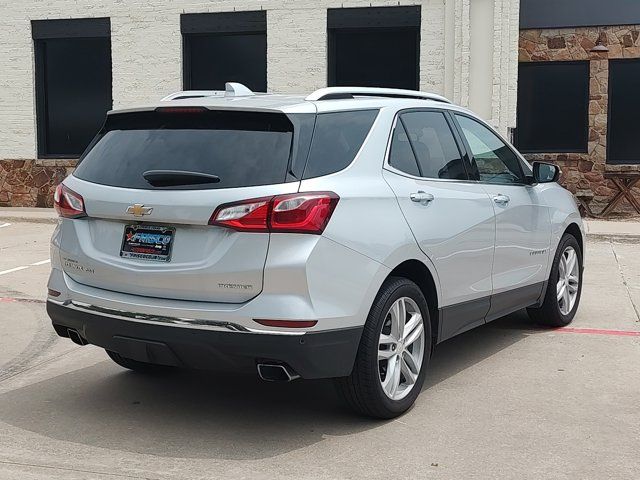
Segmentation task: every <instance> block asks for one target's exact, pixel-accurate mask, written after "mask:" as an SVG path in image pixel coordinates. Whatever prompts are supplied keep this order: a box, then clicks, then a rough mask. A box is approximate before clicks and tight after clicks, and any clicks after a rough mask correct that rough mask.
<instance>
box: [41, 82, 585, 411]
mask: <svg viewBox="0 0 640 480" xmlns="http://www.w3.org/2000/svg"><path fill="white" fill-rule="evenodd" d="M559 173H560V172H559V170H558V168H557V167H556V166H554V165H550V164H544V163H533V166H532V167H531V166H530V165H529V164H528V163H527V162H526V161H525V160H524V159H523V158H522V156H521V155H520V154H519V153H518V152H517V151H516V150H515V149H514V148H513V147H512V146H511V145H509V143H508V142H506V141H505V140H504V139H503V138H502V137H501V136H500V135H498V134H497V133H496V132H495V131H494V130H493V129H492V128H491V127H490V126H488V125H487V124H486V123H485V122H483V121H482V120H480V119H479V118H478V117H476V116H475V115H473V114H472V113H471V112H469V111H468V110H466V109H464V108H461V107H458V106H455V105H452V104H451V103H450V102H448V101H447V100H446V99H444V98H442V97H440V96H437V95H432V94H428V93H421V92H415V91H406V90H391V89H376V88H347V87H340V88H338V87H335V88H324V89H321V90H318V91H316V92H314V93H313V94H311V95H309V96H307V97H306V98H304V97H301V96H288V95H270V94H254V93H253V92H251V91H250V90H248V89H247V88H246V87H243V86H242V85H239V84H227V90H226V91H225V92H217V91H216V92H180V93H177V94H174V95H171V96H170V97H167V98H166V99H163V100H162V101H159V102H158V103H156V104H154V105H149V106H144V107H141V108H132V109H127V110H118V111H112V112H109V114H108V116H107V119H106V122H105V124H104V127H103V128H102V130H101V131H100V132H99V134H98V135H97V136H96V138H95V139H94V140H93V142H92V143H91V145H90V146H89V147H88V148H87V150H86V152H85V153H84V154H83V156H82V158H81V160H80V162H79V164H78V166H77V168H76V170H75V172H74V173H73V174H72V175H71V176H69V177H68V178H67V179H65V180H64V182H63V183H62V184H61V185H60V186H59V187H58V189H57V191H56V195H55V204H56V208H57V210H58V212H59V215H60V217H61V218H60V222H59V225H58V227H57V229H56V231H55V233H54V235H53V239H52V255H51V260H52V271H51V277H50V279H49V284H48V288H49V291H48V301H47V310H48V313H49V315H50V317H51V319H52V321H53V326H54V328H55V330H56V331H57V332H58V334H59V335H60V336H63V337H69V338H70V339H71V340H73V341H74V342H76V343H79V344H82V345H84V344H87V343H90V344H94V345H98V346H100V347H103V348H105V349H106V350H107V353H108V354H109V356H110V357H111V358H112V359H113V360H114V361H115V362H116V363H118V364H120V365H122V366H123V367H126V368H130V369H134V370H149V369H151V368H160V367H162V366H165V367H166V366H175V367H190V368H206V369H224V370H229V369H231V370H234V371H239V370H243V369H250V370H253V371H256V370H257V373H258V375H260V377H261V378H263V379H264V380H271V381H289V380H293V379H296V378H298V377H302V378H307V379H311V378H328V377H330V378H335V379H336V384H337V385H338V389H339V391H340V392H342V393H343V394H344V397H345V399H346V401H347V402H348V403H349V404H350V405H351V406H352V407H354V408H355V409H356V410H358V411H359V412H362V413H364V414H366V415H370V416H376V417H383V418H390V417H394V416H397V415H399V414H401V413H402V412H404V411H406V410H407V409H408V408H409V407H410V406H411V405H412V404H413V402H414V401H415V399H416V397H417V396H418V394H419V393H420V390H421V388H422V385H423V382H424V378H425V374H426V372H427V366H428V362H429V357H430V355H431V352H432V350H433V347H434V345H436V344H437V343H440V342H443V341H444V340H447V339H448V338H451V337H453V336H454V335H457V334H459V333H462V332H464V331H466V330H469V329H471V328H473V327H476V326H478V325H483V324H485V323H487V322H489V321H491V320H494V319H496V318H498V317H502V316H504V315H507V314H509V313H511V312H514V311H516V310H518V309H522V308H527V309H528V311H529V313H530V315H531V316H532V317H533V318H534V319H535V320H537V321H538V322H541V323H543V324H546V325H551V326H563V325H567V324H568V323H569V322H571V320H572V319H573V317H574V315H575V312H576V309H577V308H578V303H579V299H580V291H581V283H582V282H581V280H582V266H583V256H582V255H583V251H584V234H583V227H582V222H581V219H580V215H579V213H578V209H577V208H576V204H575V202H574V200H573V198H572V196H571V194H570V193H569V192H567V191H566V190H564V189H563V188H561V187H560V186H559V185H558V184H557V183H556V180H557V178H558V176H559Z"/></svg>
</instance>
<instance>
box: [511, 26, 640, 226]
mask: <svg viewBox="0 0 640 480" xmlns="http://www.w3.org/2000/svg"><path fill="white" fill-rule="evenodd" d="M598 40H599V41H600V42H601V43H602V44H603V45H605V46H607V48H608V49H609V51H608V52H591V49H592V48H593V47H594V46H595V45H596V43H597V42H598ZM618 58H640V25H638V26H620V27H617V26H613V27H588V28H565V29H542V30H540V29H535V30H522V31H521V32H520V48H519V61H520V62H543V61H544V62H547V61H568V60H589V61H590V66H591V68H590V82H589V143H588V153H553V152H549V153H544V154H527V155H525V156H526V157H527V158H528V159H529V160H544V161H551V162H554V163H556V164H558V165H559V166H560V168H561V169H562V171H563V176H562V179H561V181H562V183H563V184H564V185H565V186H566V187H567V188H568V189H569V190H571V191H572V192H573V193H577V194H578V195H583V194H585V193H586V194H588V195H590V194H593V200H592V201H591V207H592V210H593V211H594V212H595V213H596V214H597V213H599V212H600V211H601V210H602V209H603V208H604V206H605V205H606V204H607V203H608V201H609V200H610V199H611V197H612V196H613V195H615V193H617V190H616V189H615V186H614V185H613V184H612V182H611V181H610V180H607V179H605V178H604V176H603V174H604V172H605V171H640V165H607V163H606V160H607V121H608V119H607V112H608V107H609V101H608V100H609V59H618ZM638 94H639V95H640V86H639V90H638ZM634 194H635V196H636V197H638V198H639V199H640V190H639V189H634ZM615 212H617V213H619V214H629V213H635V212H634V211H633V209H632V208H631V206H630V205H629V204H628V203H627V201H626V200H624V201H623V202H622V203H621V204H620V205H619V206H618V208H617V209H616V210H615Z"/></svg>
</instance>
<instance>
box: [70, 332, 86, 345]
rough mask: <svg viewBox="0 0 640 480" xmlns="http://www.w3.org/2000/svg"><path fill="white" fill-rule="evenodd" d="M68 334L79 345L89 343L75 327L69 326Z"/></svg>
mask: <svg viewBox="0 0 640 480" xmlns="http://www.w3.org/2000/svg"><path fill="white" fill-rule="evenodd" d="M67 335H69V338H70V339H71V341H72V342H73V343H75V344H77V345H87V344H88V343H89V342H87V341H86V340H85V339H84V338H83V337H82V335H80V334H79V333H78V331H77V330H74V329H73V328H67Z"/></svg>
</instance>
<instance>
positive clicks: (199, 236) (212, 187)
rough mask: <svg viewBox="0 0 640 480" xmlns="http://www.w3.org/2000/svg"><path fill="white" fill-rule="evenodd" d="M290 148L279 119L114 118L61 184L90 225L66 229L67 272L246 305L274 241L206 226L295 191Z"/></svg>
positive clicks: (115, 284)
mask: <svg viewBox="0 0 640 480" xmlns="http://www.w3.org/2000/svg"><path fill="white" fill-rule="evenodd" d="M296 141H297V139H296V135H295V134H294V127H293V124H292V122H291V121H290V119H289V118H288V117H287V116H286V115H284V114H282V113H257V112H238V111H208V110H204V109H203V110H200V109H191V108H189V109H177V110H176V109H171V108H169V109H162V110H160V111H153V112H135V113H121V114H114V115H111V116H110V117H109V118H108V120H107V123H106V125H105V128H104V129H103V131H102V132H101V133H100V134H99V135H98V137H97V138H96V140H95V141H94V143H93V145H92V146H91V147H90V149H89V150H88V153H86V154H85V156H84V157H83V158H82V159H81V161H80V163H79V165H78V167H77V169H76V171H75V172H74V174H73V175H72V176H71V177H69V178H68V179H67V180H65V184H66V185H67V186H68V187H69V188H71V189H72V190H74V191H75V192H77V193H78V194H80V195H82V196H83V198H84V203H85V206H86V211H87V214H88V218H83V219H78V220H67V219H65V220H64V221H63V240H62V257H63V268H64V271H65V273H67V274H68V275H69V276H70V277H71V278H72V279H73V280H74V281H76V282H79V283H82V284H85V285H89V286H93V287H98V288H102V289H107V290H112V291H117V292H124V293H129V294H135V295H145V296H152V297H161V298H169V299H181V300H198V301H209V302H229V303H238V302H244V301H247V300H249V299H251V298H253V297H254V296H256V295H257V294H259V293H260V291H261V289H262V275H263V267H264V263H265V259H266V255H267V249H268V247H269V234H268V233H247V232H237V231H234V230H231V229H228V228H221V227H216V226H211V225H208V222H209V219H210V217H211V215H212V214H213V212H214V210H215V209H216V208H217V207H219V206H220V205H222V204H225V203H230V202H235V201H239V200H245V199H249V198H257V197H269V196H272V195H277V194H283V193H294V192H296V191H297V189H298V185H299V182H298V181H287V180H288V179H289V180H291V176H290V175H289V173H288V172H289V170H290V166H291V157H292V152H297V151H298V148H294V147H296V144H295V142H296ZM307 147H308V145H307ZM302 149H303V150H304V148H302ZM307 150H308V149H307ZM301 155H303V156H304V154H301ZM172 171H177V172H178V173H175V174H174V173H172ZM150 172H151V173H150ZM184 172H190V174H197V175H195V177H189V176H188V175H187V176H185V175H184Z"/></svg>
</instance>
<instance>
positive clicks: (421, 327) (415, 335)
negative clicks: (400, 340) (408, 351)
mask: <svg viewBox="0 0 640 480" xmlns="http://www.w3.org/2000/svg"><path fill="white" fill-rule="evenodd" d="M423 331H424V325H423V323H422V322H420V323H419V324H418V326H416V328H414V329H413V331H412V332H411V333H410V334H409V336H407V338H406V339H405V341H404V346H405V348H407V347H408V346H409V345H411V344H413V342H415V341H416V340H418V339H419V338H420V336H421V335H422V332H423Z"/></svg>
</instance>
